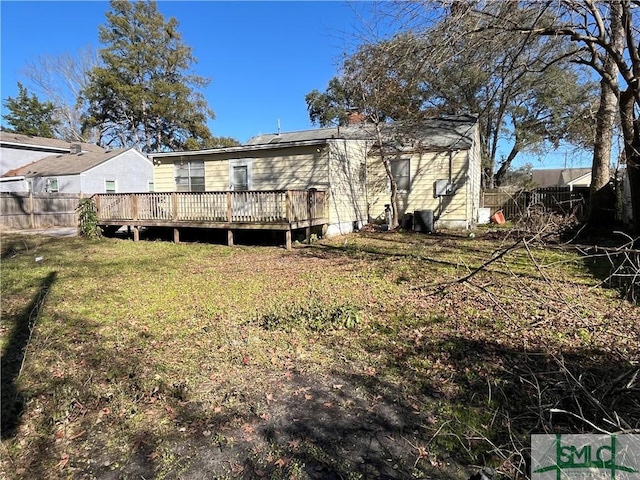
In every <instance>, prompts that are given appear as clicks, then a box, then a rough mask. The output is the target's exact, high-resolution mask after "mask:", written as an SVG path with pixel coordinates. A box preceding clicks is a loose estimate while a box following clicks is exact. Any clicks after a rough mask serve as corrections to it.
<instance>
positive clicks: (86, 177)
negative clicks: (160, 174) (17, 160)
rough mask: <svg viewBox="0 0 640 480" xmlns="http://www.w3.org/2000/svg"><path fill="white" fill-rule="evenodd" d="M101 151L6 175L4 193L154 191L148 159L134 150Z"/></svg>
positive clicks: (65, 155) (33, 165)
mask: <svg viewBox="0 0 640 480" xmlns="http://www.w3.org/2000/svg"><path fill="white" fill-rule="evenodd" d="M100 150H101V151H80V152H77V153H61V154H58V155H49V156H47V157H45V158H43V159H41V160H37V161H35V162H32V163H29V164H28V165H24V166H22V167H19V168H15V169H13V170H10V171H8V172H5V173H4V175H3V178H2V184H3V186H4V187H5V188H3V190H4V191H13V192H24V191H32V192H34V193H58V192H59V193H82V194H92V193H136V192H149V191H153V164H152V163H151V161H150V160H149V159H148V158H147V157H145V156H144V155H142V154H141V153H140V152H138V151H137V150H135V149H134V148H123V149H120V150H113V151H110V150H102V149H100ZM12 180H13V181H12ZM6 187H13V188H12V189H11V190H8V189H7V188H6Z"/></svg>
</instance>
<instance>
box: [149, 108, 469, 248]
mask: <svg viewBox="0 0 640 480" xmlns="http://www.w3.org/2000/svg"><path fill="white" fill-rule="evenodd" d="M370 127H371V126H369V125H366V124H362V125H352V126H348V127H336V128H324V129H314V130H305V131H300V132H288V133H277V134H266V135H259V136H256V137H254V138H252V139H251V140H249V142H247V144H245V145H241V146H235V147H224V148H216V149H209V150H199V151H187V152H163V153H155V154H151V155H150V157H151V158H152V160H153V164H154V186H155V191H156V192H205V191H206V192H224V191H229V190H231V191H243V190H249V191H251V190H254V191H272V190H309V189H316V190H319V191H322V192H326V195H327V202H326V204H327V210H328V211H327V212H326V215H327V224H326V225H325V227H324V230H323V234H324V235H327V236H332V235H339V234H346V233H349V232H352V231H353V230H354V229H358V228H360V227H361V226H362V225H364V224H365V223H367V222H369V221H372V220H375V219H376V218H380V217H382V216H383V215H384V211H385V205H386V204H389V203H390V202H389V198H390V187H389V180H388V177H387V175H386V172H385V169H384V166H383V164H382V162H381V161H380V156H379V150H376V149H375V144H376V142H375V136H374V134H373V133H372V129H371V128H370ZM392 129H393V127H390V130H392ZM392 134H393V132H392ZM392 134H391V135H390V136H393V135H392ZM385 148H386V147H385ZM394 148H395V151H394V152H395V153H393V158H392V160H391V167H392V171H393V173H394V177H395V178H396V181H397V182H398V184H399V185H400V187H401V188H400V209H401V212H400V213H401V214H404V213H413V212H414V211H416V210H431V211H432V212H433V215H434V218H435V221H436V225H437V226H438V227H456V228H468V227H470V226H471V225H472V224H474V223H475V219H476V217H477V211H478V207H479V200H480V153H479V140H478V132H477V127H476V122H475V118H470V117H463V118H462V119H457V118H456V119H448V120H434V121H431V122H429V123H425V124H424V125H421V127H420V129H419V131H418V136H416V137H415V138H412V139H410V141H406V142H405V143H404V144H402V145H397V146H395V147H394ZM385 155H387V158H388V155H389V152H385Z"/></svg>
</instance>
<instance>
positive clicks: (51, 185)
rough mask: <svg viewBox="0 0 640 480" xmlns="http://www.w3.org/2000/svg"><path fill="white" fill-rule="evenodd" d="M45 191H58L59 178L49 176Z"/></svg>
mask: <svg viewBox="0 0 640 480" xmlns="http://www.w3.org/2000/svg"><path fill="white" fill-rule="evenodd" d="M45 191H46V192H48V193H57V192H59V190H58V179H57V178H47V181H46V184H45Z"/></svg>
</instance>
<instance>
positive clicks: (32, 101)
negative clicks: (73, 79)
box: [2, 82, 59, 138]
mask: <svg viewBox="0 0 640 480" xmlns="http://www.w3.org/2000/svg"><path fill="white" fill-rule="evenodd" d="M3 103H4V107H5V108H6V109H7V110H8V111H9V113H8V114H7V115H3V116H2V118H4V120H6V122H7V123H8V124H9V126H10V128H8V129H7V130H8V131H11V132H14V133H21V134H23V135H33V136H36V137H47V138H53V137H54V133H53V132H54V129H55V127H56V126H57V124H58V123H59V122H58V121H57V120H55V119H54V116H55V105H54V104H53V103H51V102H48V101H45V102H41V101H40V100H39V99H38V97H36V96H35V95H31V96H29V93H28V92H27V89H26V87H25V86H24V85H22V84H21V83H20V82H18V96H17V97H16V98H11V97H7V99H6V100H5V101H4V102H3Z"/></svg>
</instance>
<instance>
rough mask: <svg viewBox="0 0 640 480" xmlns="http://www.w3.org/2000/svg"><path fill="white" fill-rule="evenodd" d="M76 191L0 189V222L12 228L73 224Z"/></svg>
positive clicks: (74, 223) (76, 217) (80, 196)
mask: <svg viewBox="0 0 640 480" xmlns="http://www.w3.org/2000/svg"><path fill="white" fill-rule="evenodd" d="M81 198H82V195H81V194H79V193H32V192H0V225H2V226H3V227H7V228H12V229H18V230H23V229H33V228H46V227H77V226H78V212H77V211H76V208H77V207H78V203H79V202H80V199H81Z"/></svg>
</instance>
